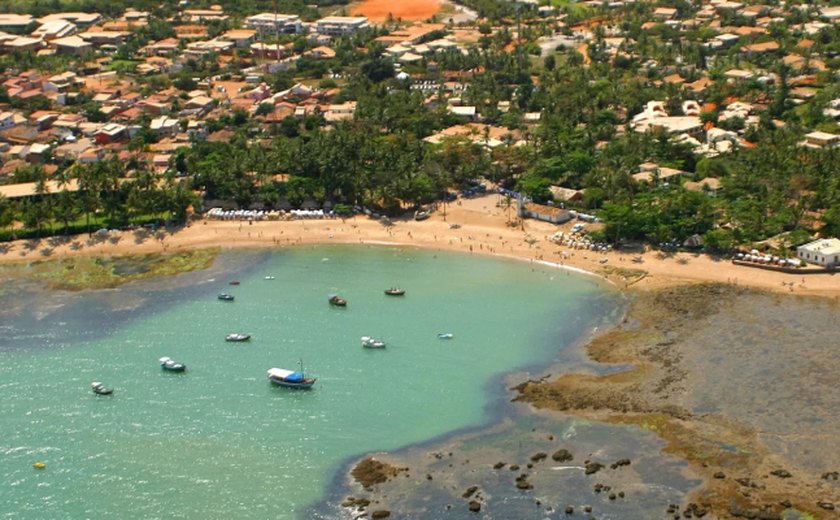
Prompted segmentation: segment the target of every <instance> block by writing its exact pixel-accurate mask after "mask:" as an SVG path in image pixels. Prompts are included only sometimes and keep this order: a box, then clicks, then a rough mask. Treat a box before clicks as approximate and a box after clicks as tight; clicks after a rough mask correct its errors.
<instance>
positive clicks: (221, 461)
mask: <svg viewBox="0 0 840 520" xmlns="http://www.w3.org/2000/svg"><path fill="white" fill-rule="evenodd" d="M221 263H222V264H223V265H224V266H225V268H224V269H220V268H216V269H214V270H211V271H210V272H206V273H201V274H191V275H186V276H184V277H179V278H177V279H175V280H170V281H163V282H161V281H156V282H149V283H141V284H135V285H133V286H131V287H125V288H121V289H118V290H115V291H103V292H89V293H81V294H74V295H68V294H62V295H51V294H41V295H39V296H37V297H32V296H30V297H29V298H31V301H27V305H26V308H25V309H23V310H22V311H20V312H16V313H15V314H14V315H12V316H9V315H3V316H2V319H3V322H2V330H3V332H4V333H5V338H4V339H3V340H2V341H0V359H2V366H0V389H2V396H3V399H2V400H0V433H2V435H0V453H2V457H1V458H0V472H1V473H2V474H3V475H4V482H3V485H2V487H0V504H5V506H4V507H5V512H6V515H5V516H6V517H7V518H84V517H89V518H105V517H111V518H115V517H118V518H173V517H182V518H198V517H206V518H302V517H304V516H305V515H306V508H307V507H309V506H310V505H311V504H313V503H317V502H318V501H319V500H322V499H323V497H324V496H325V494H326V493H327V492H328V491H329V488H330V487H331V486H332V485H333V483H334V475H335V474H336V471H338V469H339V468H340V467H341V465H342V464H344V463H345V462H346V461H347V460H348V458H351V457H353V456H358V455H361V454H363V453H366V452H368V451H375V450H395V449H399V448H401V447H403V446H407V445H410V444H413V443H419V442H423V441H425V440H428V439H431V438H435V437H439V436H441V435H444V434H446V433H447V432H451V431H454V430H458V429H463V428H469V427H474V426H477V425H480V424H483V423H485V422H487V421H488V420H490V419H491V418H492V417H493V415H494V411H493V409H494V406H497V405H498V403H499V402H500V398H501V397H502V396H503V395H504V392H505V381H504V377H503V375H504V374H505V373H509V372H511V371H516V370H527V369H528V368H529V367H537V366H543V365H547V364H550V363H554V362H558V361H563V360H564V359H568V360H569V362H570V363H571V364H574V363H578V364H579V363H580V356H579V354H574V355H572V354H570V353H568V352H565V351H564V350H563V349H564V347H567V346H569V345H572V344H574V343H575V342H577V341H579V340H580V339H581V338H582V337H584V336H585V335H587V334H588V333H590V332H591V331H592V329H593V327H595V326H599V325H603V323H604V320H605V319H606V318H605V317H607V316H610V315H611V314H612V315H613V317H614V314H615V313H616V312H617V310H618V309H619V307H620V303H619V297H618V295H617V294H616V293H615V292H613V291H611V290H609V289H607V288H606V287H605V286H604V285H603V284H601V283H599V282H597V281H595V280H594V279H593V278H589V277H583V276H576V275H567V274H566V273H565V272H562V271H555V270H551V269H548V268H544V267H538V266H532V265H530V264H527V263H522V262H514V261H503V260H490V259H486V258H479V257H471V256H462V255H452V254H441V253H434V252H428V251H416V250H402V249H396V248H386V247H381V248H361V247H322V248H314V249H299V250H287V251H282V252H277V253H270V254H266V253H262V254H259V253H254V254H243V253H232V254H229V255H227V256H226V258H223V259H222V262H221ZM231 272H233V273H235V274H230V273H231ZM267 275H271V276H274V277H275V279H273V280H266V279H265V276H267ZM232 276H235V277H237V279H238V280H240V281H241V285H239V286H229V285H228V283H227V282H228V281H229V280H230V279H231V277H232ZM394 285H398V286H400V287H403V288H405V289H406V290H407V294H406V296H405V297H402V298H394V297H387V296H385V295H384V294H383V289H385V288H388V287H390V286H394ZM222 291H225V292H230V293H232V294H234V295H235V296H236V301H234V302H232V303H227V302H221V301H218V300H217V299H216V294H217V293H219V292H222ZM332 293H339V294H341V295H342V296H344V297H345V298H347V300H348V302H349V303H348V306H347V308H345V309H337V308H332V307H330V306H329V305H328V303H327V298H328V296H329V295H330V294H332ZM0 303H2V302H0ZM237 331H243V332H250V333H252V334H253V339H252V341H251V342H249V343H244V344H237V343H226V342H225V341H224V336H225V335H226V334H227V333H229V332H237ZM439 332H452V333H454V334H455V338H454V339H452V340H449V341H442V340H439V339H438V338H437V334H438V333H439ZM363 335H371V336H374V337H377V338H380V339H384V340H385V341H387V342H388V347H387V348H386V349H384V350H367V349H362V348H361V347H360V343H359V337H360V336H363ZM161 356H170V357H172V358H174V359H176V360H178V361H181V362H184V363H186V364H187V365H188V371H187V372H186V373H185V374H171V373H163V372H162V371H161V369H160V367H159V365H158V362H157V359H158V358H159V357H161ZM300 358H303V360H304V363H305V366H306V370H307V373H308V374H309V375H312V376H315V377H317V378H318V382H317V384H316V387H315V389H314V390H312V391H310V392H301V391H290V390H288V389H282V388H276V387H272V386H271V385H270V384H269V382H268V381H267V379H266V376H265V373H266V370H267V369H268V368H271V367H284V368H292V369H294V368H296V365H297V361H298V359H300ZM94 380H97V381H102V382H104V383H105V384H106V385H107V386H113V387H114V388H115V389H116V390H115V393H114V395H113V396H111V397H97V396H94V395H93V394H92V393H91V391H90V389H89V384H90V382H91V381H94ZM35 461H43V462H45V463H46V465H47V467H46V469H44V470H41V471H38V470H35V469H33V468H32V466H31V464H32V463H33V462H35Z"/></svg>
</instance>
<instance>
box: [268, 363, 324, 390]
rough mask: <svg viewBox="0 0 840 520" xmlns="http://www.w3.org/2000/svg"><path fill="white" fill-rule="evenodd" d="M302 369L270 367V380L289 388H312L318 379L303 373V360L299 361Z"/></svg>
mask: <svg viewBox="0 0 840 520" xmlns="http://www.w3.org/2000/svg"><path fill="white" fill-rule="evenodd" d="M298 365H299V366H300V371H299V372H297V371H294V370H287V369H285V368H270V369H268V380H269V381H271V382H272V383H274V384H275V385H278V386H285V387H287V388H302V389H308V388H312V385H314V384H315V381H316V379H315V378H314V377H306V376H305V375H304V373H303V361H298Z"/></svg>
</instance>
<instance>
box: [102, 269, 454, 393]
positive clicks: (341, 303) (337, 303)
mask: <svg viewBox="0 0 840 520" xmlns="http://www.w3.org/2000/svg"><path fill="white" fill-rule="evenodd" d="M265 279H266V280H274V277H273V276H266V277H265ZM229 284H230V285H239V282H238V281H236V280H234V281H231V282H229ZM384 292H385V295H387V296H404V295H405V289H401V288H399V287H391V288H388V289H385V291H384ZM218 299H219V300H222V301H233V300H234V296H233V295H232V294H229V293H224V292H223V293H220V294H219V295H218ZM328 301H329V303H330V305H332V306H334V307H346V306H347V300H346V299H344V298H342V297H341V296H339V295H337V294H333V295H330V297H329V300H328ZM453 337H454V335H453V334H452V333H451V332H441V333H439V334H438V338H439V339H452V338H453ZM250 339H251V335H250V334H246V333H231V334H228V335H227V336H225V341H230V342H244V341H249V340H250ZM361 344H362V347H364V348H370V349H383V348H385V346H386V343H385V341H383V340H380V339H376V338H373V337H371V336H362V338H361ZM159 361H160V366H161V368H162V369H163V370H165V371H167V372H184V371H186V369H187V365H185V364H184V363H179V362H177V361H175V360H173V359H172V358H169V357H162V358H160V360H159ZM298 365H299V367H300V369H299V370H289V369H285V368H271V369H269V370H268V373H267V376H268V380H269V381H271V382H272V383H273V384H276V385H278V386H283V387H287V388H303V389H307V388H312V386H313V385H314V384H315V381H316V378H314V377H306V375H305V373H304V371H303V360H300V361H299V362H298ZM91 388H92V389H93V392H94V393H95V394H97V395H110V394H112V393H113V392H114V389H113V388H108V387H106V386H105V385H104V384H102V383H101V382H99V381H94V382H93V383H91Z"/></svg>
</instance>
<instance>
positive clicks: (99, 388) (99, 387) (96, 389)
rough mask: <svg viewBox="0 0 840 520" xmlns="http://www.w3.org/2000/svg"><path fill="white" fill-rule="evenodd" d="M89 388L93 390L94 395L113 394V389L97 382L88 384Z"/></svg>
mask: <svg viewBox="0 0 840 520" xmlns="http://www.w3.org/2000/svg"><path fill="white" fill-rule="evenodd" d="M90 387H91V388H92V389H93V393H94V394H96V395H111V394H112V393H114V389H113V388H106V387H105V385H103V384H102V383H100V382H99V381H94V382H93V383H91V384H90Z"/></svg>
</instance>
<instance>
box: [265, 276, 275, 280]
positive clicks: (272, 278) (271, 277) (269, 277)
mask: <svg viewBox="0 0 840 520" xmlns="http://www.w3.org/2000/svg"><path fill="white" fill-rule="evenodd" d="M265 279H266V280H274V277H273V276H266V277H265Z"/></svg>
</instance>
